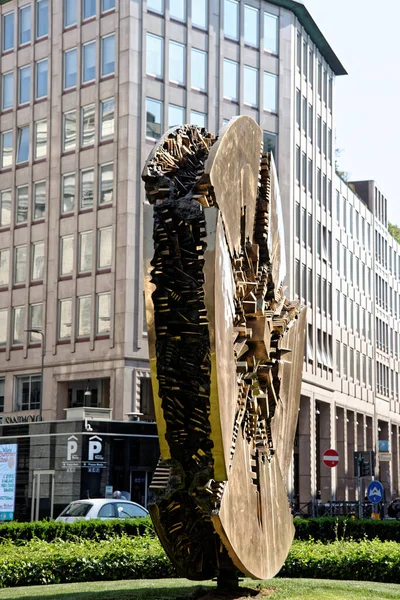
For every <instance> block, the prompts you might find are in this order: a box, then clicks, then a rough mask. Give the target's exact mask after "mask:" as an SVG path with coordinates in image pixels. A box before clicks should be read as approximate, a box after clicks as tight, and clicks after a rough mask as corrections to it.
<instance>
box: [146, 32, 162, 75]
mask: <svg viewBox="0 0 400 600" xmlns="http://www.w3.org/2000/svg"><path fill="white" fill-rule="evenodd" d="M163 65H164V40H163V38H162V37H159V36H158V35H153V34H152V33H148V34H147V35H146V73H147V75H154V77H159V78H160V79H162V77H163V75H164V69H163Z"/></svg>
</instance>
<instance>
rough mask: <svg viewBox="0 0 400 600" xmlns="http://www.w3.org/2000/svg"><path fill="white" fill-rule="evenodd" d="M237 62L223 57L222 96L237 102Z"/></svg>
mask: <svg viewBox="0 0 400 600" xmlns="http://www.w3.org/2000/svg"><path fill="white" fill-rule="evenodd" d="M238 76H239V64H238V63H237V62H235V61H233V60H228V59H227V58H225V59H224V83H223V85H224V91H223V94H224V98H227V99H228V100H232V101H233V102H237V101H238V99H239V94H238V87H239V86H238Z"/></svg>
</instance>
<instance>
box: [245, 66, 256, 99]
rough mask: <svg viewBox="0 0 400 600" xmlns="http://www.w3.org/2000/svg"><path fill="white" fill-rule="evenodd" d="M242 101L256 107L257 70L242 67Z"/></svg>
mask: <svg viewBox="0 0 400 600" xmlns="http://www.w3.org/2000/svg"><path fill="white" fill-rule="evenodd" d="M243 101H244V103H245V104H249V105H250V106H254V107H257V106H258V69H253V67H248V66H247V65H245V66H244V73H243Z"/></svg>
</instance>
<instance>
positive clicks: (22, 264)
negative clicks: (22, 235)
mask: <svg viewBox="0 0 400 600" xmlns="http://www.w3.org/2000/svg"><path fill="white" fill-rule="evenodd" d="M25 282H26V246H18V247H17V248H15V265H14V283H15V284H20V283H25Z"/></svg>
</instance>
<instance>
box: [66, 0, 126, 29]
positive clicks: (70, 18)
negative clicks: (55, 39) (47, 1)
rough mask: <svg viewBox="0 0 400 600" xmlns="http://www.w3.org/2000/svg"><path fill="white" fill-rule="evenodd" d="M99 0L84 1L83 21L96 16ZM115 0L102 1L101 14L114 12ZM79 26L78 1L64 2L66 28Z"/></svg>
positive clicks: (67, 0)
mask: <svg viewBox="0 0 400 600" xmlns="http://www.w3.org/2000/svg"><path fill="white" fill-rule="evenodd" d="M96 4H97V0H82V2H81V6H82V20H83V21H85V20H86V19H92V18H93V17H95V16H96ZM114 8H115V0H101V12H102V13H105V12H107V11H109V10H114ZM77 24H78V0H64V28H68V27H73V26H74V25H77Z"/></svg>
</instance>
